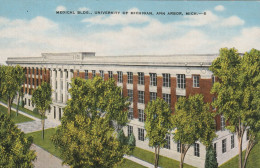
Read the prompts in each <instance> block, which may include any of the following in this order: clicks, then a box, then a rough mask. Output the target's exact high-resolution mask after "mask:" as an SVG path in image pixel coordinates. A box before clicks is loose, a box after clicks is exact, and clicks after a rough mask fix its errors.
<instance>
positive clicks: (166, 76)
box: [162, 74, 171, 87]
mask: <svg viewBox="0 0 260 168" xmlns="http://www.w3.org/2000/svg"><path fill="white" fill-rule="evenodd" d="M162 75H163V86H164V87H171V75H170V74H162Z"/></svg>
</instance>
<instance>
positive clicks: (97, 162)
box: [52, 77, 129, 168]
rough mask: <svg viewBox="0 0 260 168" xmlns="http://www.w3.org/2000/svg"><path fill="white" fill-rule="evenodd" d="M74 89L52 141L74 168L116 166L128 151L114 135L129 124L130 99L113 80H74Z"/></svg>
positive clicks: (66, 161) (65, 161) (67, 162)
mask: <svg viewBox="0 0 260 168" xmlns="http://www.w3.org/2000/svg"><path fill="white" fill-rule="evenodd" d="M71 86H72V88H71V89H70V90H69V93H70V95H71V99H69V100H68V102H67V106H66V107H65V108H64V113H63V118H62V120H61V125H60V126H59V127H58V129H57V132H56V134H55V135H54V136H53V137H52V140H53V142H54V143H55V145H56V146H57V147H58V148H60V149H61V153H62V157H63V158H64V163H66V164H69V165H70V166H72V167H93V168H94V167H113V165H115V164H118V163H119V162H121V161H122V159H123V155H124V154H125V153H126V152H127V149H126V148H125V147H126V146H125V145H122V144H121V143H120V142H119V141H118V139H117V136H116V133H115V128H117V130H121V128H122V126H124V125H126V123H127V122H128V119H127V114H128V111H127V107H128V104H129V103H128V102H127V98H124V97H122V95H121V88H119V87H117V86H116V85H115V81H114V80H112V79H110V80H108V81H103V79H102V78H101V77H95V78H94V79H93V80H85V79H81V78H75V79H72V83H71Z"/></svg>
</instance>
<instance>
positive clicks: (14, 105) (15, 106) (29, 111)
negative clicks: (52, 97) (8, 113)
mask: <svg viewBox="0 0 260 168" xmlns="http://www.w3.org/2000/svg"><path fill="white" fill-rule="evenodd" d="M0 101H1V102H3V103H5V104H7V102H6V100H4V99H3V98H1V99H0ZM12 107H13V108H15V109H16V108H17V105H16V104H14V103H13V104H12ZM18 109H19V110H20V111H22V112H25V113H27V114H29V115H31V116H34V117H36V118H39V119H41V115H40V114H39V113H34V112H33V111H31V110H28V109H26V108H23V107H21V106H19V108H18ZM45 118H47V117H45Z"/></svg>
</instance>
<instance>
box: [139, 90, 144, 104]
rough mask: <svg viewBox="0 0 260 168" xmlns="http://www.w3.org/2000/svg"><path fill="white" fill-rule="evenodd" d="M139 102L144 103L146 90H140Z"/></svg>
mask: <svg viewBox="0 0 260 168" xmlns="http://www.w3.org/2000/svg"><path fill="white" fill-rule="evenodd" d="M138 103H144V91H138Z"/></svg>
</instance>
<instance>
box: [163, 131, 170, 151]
mask: <svg viewBox="0 0 260 168" xmlns="http://www.w3.org/2000/svg"><path fill="white" fill-rule="evenodd" d="M165 141H166V143H165V145H164V148H166V149H171V137H170V135H168V134H167V135H166V136H165Z"/></svg>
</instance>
